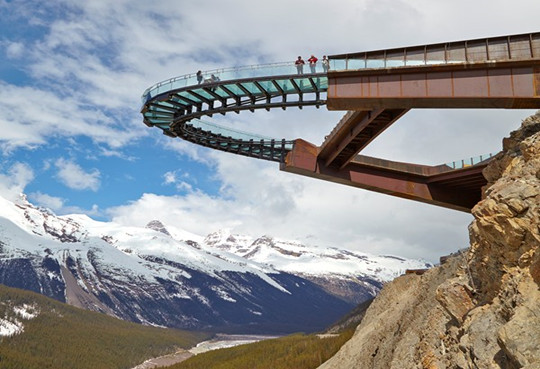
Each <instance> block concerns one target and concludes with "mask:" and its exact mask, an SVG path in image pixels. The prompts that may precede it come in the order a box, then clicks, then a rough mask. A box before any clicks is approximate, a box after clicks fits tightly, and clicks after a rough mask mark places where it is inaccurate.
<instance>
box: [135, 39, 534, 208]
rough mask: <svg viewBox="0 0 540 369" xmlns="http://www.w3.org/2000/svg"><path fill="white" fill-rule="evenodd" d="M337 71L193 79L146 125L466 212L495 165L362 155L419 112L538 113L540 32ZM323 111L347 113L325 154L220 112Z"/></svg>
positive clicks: (354, 59)
mask: <svg viewBox="0 0 540 369" xmlns="http://www.w3.org/2000/svg"><path fill="white" fill-rule="evenodd" d="M329 60H330V68H329V70H323V68H322V66H321V65H320V64H321V63H320V61H319V63H318V65H317V68H316V69H315V70H313V71H312V70H311V69H310V67H309V66H308V65H306V66H304V70H303V73H299V72H298V71H297V69H296V67H295V65H294V63H293V62H287V63H274V64H264V65H255V66H247V67H237V68H229V69H218V70H213V71H206V72H204V73H203V75H204V78H203V80H198V79H197V76H196V75H195V74H188V75H184V76H180V77H175V78H172V79H169V80H166V81H163V82H160V83H158V84H156V85H154V86H152V87H150V88H149V89H147V90H146V91H145V92H144V94H143V96H142V103H143V106H142V109H141V113H142V114H143V120H144V123H145V124H147V125H148V126H150V127H158V128H160V129H161V130H162V131H163V133H164V134H166V135H168V136H171V137H178V138H182V139H184V140H187V141H190V142H193V143H195V144H198V145H202V146H206V147H210V148H213V149H217V150H221V151H226V152H230V153H234V154H237V155H243V156H249V157H253V158H258V159H263V160H270V161H276V162H279V163H280V169H281V170H284V171H287V172H291V173H296V174H301V175H306V176H310V177H313V178H317V179H323V180H328V181H332V182H336V183H341V184H345V185H350V186H355V187H358V188H364V189H367V190H371V191H376V192H381V193H385V194H390V195H393V196H398V197H403V198H408V199H413V200H417V201H421V202H425V203H429V204H434V205H438V206H443V207H447V208H452V209H456V210H461V211H470V210H471V208H472V207H473V206H474V205H475V204H476V203H477V202H478V201H479V200H480V198H481V187H482V186H484V185H485V184H486V180H485V179H484V177H483V176H482V169H483V168H485V166H486V165H487V164H488V162H489V160H490V157H489V156H488V157H479V158H472V159H469V160H467V161H462V162H460V163H452V164H444V165H439V166H426V165H418V164H412V163H400V162H395V161H389V160H384V159H378V158H370V157H367V156H363V155H360V154H359V153H360V152H361V150H362V149H364V148H365V147H366V146H367V145H368V144H369V143H370V142H372V141H373V140H374V139H375V138H376V137H377V136H378V135H380V134H381V133H382V132H383V131H384V130H385V129H387V128H388V127H389V126H390V125H392V124H394V123H395V122H396V121H397V120H398V119H399V118H400V117H402V116H403V115H404V114H406V113H407V112H408V111H409V110H410V109H413V108H499V109H525V108H527V109H529V108H532V109H538V108H540V32H537V33H528V34H520V35H509V36H500V37H492V38H484V39H474V40H466V41H455V42H445V43H439V44H429V45H421V46H412V47H404V48H395V49H386V50H378V51H367V52H359V53H350V54H341V55H333V56H330V57H329ZM308 106H314V107H316V108H319V107H321V106H326V108H327V109H329V110H345V111H347V113H346V114H345V115H344V117H343V118H342V119H341V121H340V122H338V124H337V126H336V127H335V128H334V129H333V130H332V132H330V134H329V135H328V136H326V138H325V140H324V142H323V144H322V145H321V146H320V147H318V146H316V145H313V144H311V143H309V142H306V141H304V140H302V139H296V140H287V139H284V138H281V139H277V138H269V137H264V136H261V135H257V134H253V133H247V132H240V131H237V130H233V129H230V128H227V127H223V126H219V125H217V124H213V123H211V122H208V121H206V120H202V119H201V118H204V119H207V118H211V117H213V116H214V115H215V114H221V115H225V114H227V113H231V112H234V113H236V114H239V113H240V112H242V111H248V110H249V111H251V112H255V110H260V109H265V110H270V109H283V110H286V109H287V108H292V107H294V108H300V109H302V108H304V107H308Z"/></svg>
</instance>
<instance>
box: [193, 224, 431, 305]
mask: <svg viewBox="0 0 540 369" xmlns="http://www.w3.org/2000/svg"><path fill="white" fill-rule="evenodd" d="M202 244H203V248H204V249H205V250H208V251H209V252H211V250H212V249H217V250H219V251H220V252H221V255H222V257H226V255H229V253H231V254H233V255H236V256H241V257H242V258H244V259H247V260H251V261H255V262H257V263H261V264H264V265H268V266H271V267H272V268H274V269H275V270H279V271H281V272H286V273H291V274H295V275H298V276H301V277H303V278H306V279H308V280H310V281H312V282H314V283H316V284H318V285H320V286H321V287H323V288H324V289H325V290H327V291H328V292H330V293H332V294H334V295H336V296H339V297H340V298H342V299H344V300H346V301H350V302H353V303H361V302H363V301H366V300H367V299H369V298H371V297H373V296H374V295H375V294H376V293H377V292H378V291H379V290H380V288H381V287H382V284H383V283H385V282H388V281H390V280H392V279H394V278H395V277H397V276H399V275H401V274H403V273H404V272H405V270H406V269H421V268H429V267H431V264H429V263H426V262H425V261H422V260H410V259H404V258H400V257H397V256H389V255H386V256H384V255H383V256H375V255H369V254H366V253H361V252H358V251H348V250H340V249H337V248H334V247H332V248H325V247H317V246H313V245H309V246H307V245H304V244H301V243H299V242H296V241H288V240H280V239H277V238H272V237H268V236H263V237H260V238H257V239H254V238H252V237H249V236H245V235H237V234H232V233H231V232H229V231H228V230H220V231H218V232H214V233H211V234H209V235H208V236H207V237H206V238H205V239H204V240H203V242H202ZM224 251H226V253H224Z"/></svg>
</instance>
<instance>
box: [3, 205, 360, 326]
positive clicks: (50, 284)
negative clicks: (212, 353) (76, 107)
mask: <svg viewBox="0 0 540 369" xmlns="http://www.w3.org/2000/svg"><path fill="white" fill-rule="evenodd" d="M186 236H190V235H189V233H188V232H182V231H181V230H178V229H173V228H172V227H171V228H169V227H165V226H164V225H163V224H161V223H158V222H151V224H149V225H148V226H147V227H125V226H121V225H119V224H115V223H111V222H98V221H95V220H92V219H90V218H89V217H87V216H84V215H66V216H56V215H54V214H53V213H52V212H50V211H48V210H46V209H41V208H37V207H35V206H33V205H32V204H30V203H28V202H27V201H26V199H24V198H21V199H20V200H19V201H18V202H17V203H12V202H9V201H7V200H5V199H3V198H0V283H3V284H5V285H8V286H11V287H17V288H23V289H28V290H31V291H35V292H39V293H42V294H44V295H47V296H49V297H53V298H55V299H57V300H60V301H63V302H67V303H70V304H72V305H75V306H79V307H84V308H87V309H91V310H96V311H100V312H104V313H107V314H110V315H113V316H117V317H120V318H123V319H128V320H132V321H136V322H140V323H144V324H151V325H161V326H170V327H177V328H188V329H214V330H222V331H239V332H250V331H251V332H264V333H268V332H276V333H278V332H279V333H284V332H292V331H299V330H303V331H313V330H318V329H321V328H323V327H324V326H325V325H326V324H328V323H330V322H331V321H332V320H335V319H337V318H338V317H339V316H340V315H341V314H344V313H345V312H347V311H348V310H349V309H350V308H351V307H352V304H351V303H349V302H346V301H343V300H342V299H340V298H338V297H336V296H334V295H332V294H330V293H328V292H327V291H325V290H324V289H322V288H321V287H320V286H318V285H316V284H314V283H312V282H310V281H309V280H306V279H304V278H301V277H298V276H295V275H293V274H290V273H283V272H280V271H277V270H275V269H274V268H272V267H271V266H268V265H266V264H262V263H258V262H256V261H252V260H248V259H245V258H242V257H241V256H238V255H234V254H227V255H225V256H224V255H223V253H221V252H218V251H217V250H210V251H206V250H204V249H203V248H202V247H201V246H200V244H199V243H198V242H197V241H199V242H201V241H202V237H190V238H195V239H196V240H181V239H177V238H176V237H182V238H184V237H186ZM284 307H286V308H285V309H284ZM306 311H312V315H306V314H305V312H306ZM4 323H5V322H4ZM12 323H13V322H12ZM4 326H5V327H8V326H9V328H5V329H6V330H7V329H11V330H13V329H14V328H13V326H12V325H9V324H8V323H5V324H4Z"/></svg>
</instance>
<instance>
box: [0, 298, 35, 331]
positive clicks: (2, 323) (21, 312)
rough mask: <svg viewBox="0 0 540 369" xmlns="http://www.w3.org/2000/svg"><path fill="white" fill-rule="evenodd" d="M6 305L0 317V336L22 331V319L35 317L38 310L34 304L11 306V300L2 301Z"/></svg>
mask: <svg viewBox="0 0 540 369" xmlns="http://www.w3.org/2000/svg"><path fill="white" fill-rule="evenodd" d="M2 305H8V306H6V307H5V308H4V309H3V310H4V311H5V312H4V317H3V318H0V337H11V336H13V335H16V334H19V333H22V332H23V331H24V321H25V320H30V319H34V318H36V317H37V316H38V315H39V313H40V311H39V308H38V307H37V306H35V305H29V304H22V305H20V306H19V305H15V306H11V305H12V304H11V301H3V302H2Z"/></svg>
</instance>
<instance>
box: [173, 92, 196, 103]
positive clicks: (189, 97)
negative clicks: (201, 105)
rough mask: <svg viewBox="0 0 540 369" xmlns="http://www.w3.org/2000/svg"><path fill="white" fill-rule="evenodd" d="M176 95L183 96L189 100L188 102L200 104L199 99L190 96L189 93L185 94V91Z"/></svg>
mask: <svg viewBox="0 0 540 369" xmlns="http://www.w3.org/2000/svg"><path fill="white" fill-rule="evenodd" d="M178 95H180V96H184V97H185V98H187V99H190V100H193V101H195V102H202V100H201V99H199V98H198V97H196V96H193V95H192V94H190V93H189V92H186V91H182V92H178Z"/></svg>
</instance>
